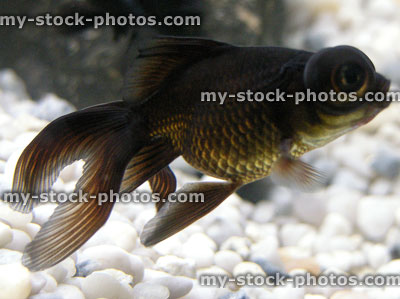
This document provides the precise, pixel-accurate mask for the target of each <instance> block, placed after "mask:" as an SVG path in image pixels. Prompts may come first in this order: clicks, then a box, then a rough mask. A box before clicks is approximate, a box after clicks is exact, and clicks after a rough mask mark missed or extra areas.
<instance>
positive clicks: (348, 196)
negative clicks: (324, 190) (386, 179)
mask: <svg viewBox="0 0 400 299" xmlns="http://www.w3.org/2000/svg"><path fill="white" fill-rule="evenodd" d="M328 192H329V199H328V207H327V212H329V213H338V214H340V215H342V216H344V217H346V218H347V220H348V221H350V222H352V223H353V224H354V223H355V219H356V214H357V208H358V202H359V200H360V199H361V196H362V194H361V193H360V192H359V191H356V190H351V189H346V188H343V187H338V186H332V187H330V188H329V190H328Z"/></svg>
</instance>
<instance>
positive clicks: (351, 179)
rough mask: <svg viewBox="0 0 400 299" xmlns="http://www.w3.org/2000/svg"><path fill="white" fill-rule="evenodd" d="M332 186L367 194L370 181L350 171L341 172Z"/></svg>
mask: <svg viewBox="0 0 400 299" xmlns="http://www.w3.org/2000/svg"><path fill="white" fill-rule="evenodd" d="M351 158H353V157H351ZM332 184H333V185H339V186H341V187H344V188H349V189H353V190H358V191H360V192H366V191H367V189H368V180H367V179H366V178H363V177H361V176H360V175H358V174H356V173H355V172H353V171H350V170H348V169H343V170H341V171H339V172H338V173H337V174H336V176H335V177H334V179H333V180H332Z"/></svg>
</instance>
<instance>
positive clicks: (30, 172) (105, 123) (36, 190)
mask: <svg viewBox="0 0 400 299" xmlns="http://www.w3.org/2000/svg"><path fill="white" fill-rule="evenodd" d="M133 114H134V113H133V112H132V111H131V110H130V109H129V108H128V106H127V104H126V103H124V102H122V101H121V102H112V103H108V104H103V105H98V106H93V107H89V108H87V109H84V110H81V111H77V112H74V113H71V114H68V115H66V116H63V117H60V118H58V119H56V120H55V121H53V122H52V123H50V124H49V125H48V126H47V127H46V128H44V129H43V130H42V131H41V132H40V133H39V135H38V136H37V137H36V138H35V139H34V140H33V141H32V142H31V143H30V144H29V145H28V146H27V147H26V148H25V150H24V151H23V153H22V155H21V157H20V158H19V160H18V162H17V166H16V170H15V174H14V181H13V191H15V192H19V193H23V194H25V196H26V195H28V194H30V197H29V199H28V200H27V201H25V200H24V202H19V203H17V204H15V205H14V208H15V209H17V210H18V211H22V212H29V211H31V210H32V208H33V205H34V203H35V199H33V198H32V195H39V194H40V193H42V192H46V191H48V189H49V188H50V187H51V185H52V184H53V183H54V181H55V179H56V178H57V176H58V175H59V173H60V171H61V170H62V169H63V168H64V167H65V166H67V165H68V164H71V163H72V162H74V161H76V160H79V159H84V160H85V161H86V164H85V166H84V170H83V175H82V177H81V178H80V179H79V181H78V183H77V186H76V190H77V191H78V190H82V191H83V192H84V193H86V194H88V195H89V196H88V201H87V202H79V203H76V202H75V203H72V202H67V203H62V204H60V205H59V206H58V207H57V208H56V210H55V212H54V214H53V215H52V216H51V217H50V219H49V221H48V222H46V223H45V224H44V225H43V227H42V229H41V230H40V231H39V233H38V234H37V235H36V237H35V239H34V240H33V241H32V242H31V243H29V244H28V245H27V247H26V249H25V252H24V256H23V264H24V265H25V266H27V267H28V268H30V269H31V270H34V271H36V270H40V269H44V268H47V267H50V266H52V265H54V264H56V263H58V262H59V261H61V260H63V259H64V258H66V257H67V256H68V255H69V254H71V253H72V252H73V251H75V250H76V249H77V248H79V247H80V246H81V245H82V244H83V243H84V242H85V241H86V240H88V239H89V238H90V237H91V236H92V235H93V234H94V233H95V232H96V231H97V230H98V229H99V228H100V227H101V226H102V225H103V224H104V222H105V221H106V220H107V218H108V216H109V214H110V212H111V209H112V206H113V204H112V203H110V202H107V203H103V204H102V205H99V204H98V202H97V200H96V197H97V195H98V193H100V192H107V193H108V192H109V191H110V190H113V191H114V192H118V191H119V188H120V185H121V182H122V179H123V175H124V171H125V168H126V166H127V165H128V163H129V161H130V160H131V158H132V157H133V156H134V155H135V153H137V152H138V151H139V150H140V148H141V147H142V145H143V140H144V138H145V135H146V134H145V132H144V131H143V130H144V129H143V126H141V125H140V120H139V119H138V118H137V117H136V116H135V115H133Z"/></svg>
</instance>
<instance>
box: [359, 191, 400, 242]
mask: <svg viewBox="0 0 400 299" xmlns="http://www.w3.org/2000/svg"><path fill="white" fill-rule="evenodd" d="M397 206H398V203H397V200H395V199H388V198H385V197H380V196H369V197H365V198H363V199H362V200H361V201H360V203H359V207H358V213H357V225H358V227H359V229H360V230H361V232H362V233H363V234H364V235H365V236H366V237H367V238H368V239H369V240H371V241H381V240H383V238H384V237H385V235H386V233H387V232H388V230H389V228H390V227H391V226H392V224H393V223H394V220H395V215H394V213H395V210H396V207H397Z"/></svg>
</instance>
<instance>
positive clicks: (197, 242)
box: [186, 233, 217, 251]
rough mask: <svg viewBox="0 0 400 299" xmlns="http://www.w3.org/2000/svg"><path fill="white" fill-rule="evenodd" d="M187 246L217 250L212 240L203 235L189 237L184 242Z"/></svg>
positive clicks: (197, 234)
mask: <svg viewBox="0 0 400 299" xmlns="http://www.w3.org/2000/svg"><path fill="white" fill-rule="evenodd" d="M192 242H193V243H192ZM187 244H189V245H191V246H207V247H208V248H210V249H211V250H212V251H215V250H216V249H217V244H215V242H214V240H213V239H211V238H210V237H209V236H207V235H205V234H203V233H195V234H193V235H191V236H190V238H189V239H188V240H187V241H186V245H187Z"/></svg>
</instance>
